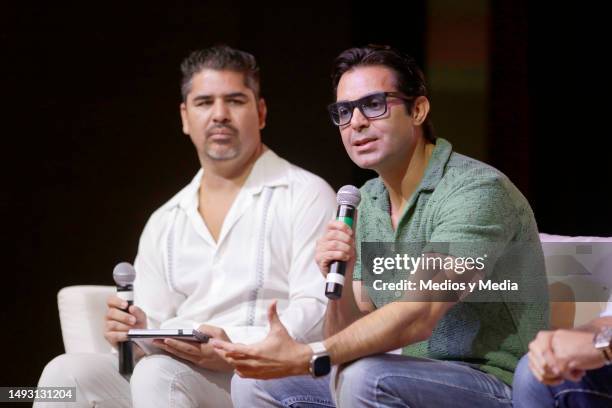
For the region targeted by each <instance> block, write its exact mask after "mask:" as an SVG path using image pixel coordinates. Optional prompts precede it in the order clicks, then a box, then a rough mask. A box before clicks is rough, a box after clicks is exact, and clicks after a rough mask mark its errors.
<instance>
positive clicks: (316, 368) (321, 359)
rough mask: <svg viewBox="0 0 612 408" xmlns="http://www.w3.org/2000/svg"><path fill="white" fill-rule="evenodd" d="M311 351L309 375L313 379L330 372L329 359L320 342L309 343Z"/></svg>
mask: <svg viewBox="0 0 612 408" xmlns="http://www.w3.org/2000/svg"><path fill="white" fill-rule="evenodd" d="M308 346H310V348H311V349H312V357H311V358H310V368H309V371H310V374H311V375H312V376H313V377H322V376H324V375H327V374H329V372H330V371H331V358H329V353H328V352H327V350H326V349H325V346H324V345H323V343H322V342H316V343H310V344H309V345H308Z"/></svg>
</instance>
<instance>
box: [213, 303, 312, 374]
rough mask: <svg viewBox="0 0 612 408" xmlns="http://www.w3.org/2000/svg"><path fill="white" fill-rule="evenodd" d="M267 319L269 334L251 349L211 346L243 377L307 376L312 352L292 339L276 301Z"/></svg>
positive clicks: (217, 342)
mask: <svg viewBox="0 0 612 408" xmlns="http://www.w3.org/2000/svg"><path fill="white" fill-rule="evenodd" d="M268 320H269V321H270V332H269V333H268V336H267V337H266V338H265V339H264V340H262V341H261V342H259V343H255V344H251V345H248V346H247V345H244V344H232V343H228V342H226V341H221V340H212V341H211V343H212V345H213V347H214V348H215V349H216V351H217V353H219V355H220V356H222V357H223V358H224V359H225V360H226V361H227V362H228V363H230V364H231V365H233V366H234V368H235V369H236V374H238V375H239V376H240V377H248V378H260V379H269V378H281V377H286V376H289V375H301V374H308V368H309V365H310V358H311V357H312V349H311V348H310V347H309V346H308V345H306V344H301V343H298V342H296V341H295V340H293V339H292V338H291V336H289V333H288V332H287V329H285V327H284V326H283V324H282V323H281V321H280V319H279V318H278V314H277V313H276V302H274V303H272V305H270V309H269V310H268Z"/></svg>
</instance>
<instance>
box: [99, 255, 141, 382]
mask: <svg viewBox="0 0 612 408" xmlns="http://www.w3.org/2000/svg"><path fill="white" fill-rule="evenodd" d="M135 277H136V273H135V271H134V267H133V266H132V265H130V264H129V263H127V262H122V263H120V264H118V265H117V266H115V269H114V270H113V278H114V280H115V283H116V284H117V295H113V296H110V297H109V298H108V299H107V302H106V304H107V306H108V311H107V313H106V317H105V318H106V325H105V330H104V337H105V338H106V340H107V341H108V342H109V343H110V344H111V345H112V346H113V347H116V348H117V350H118V352H119V372H120V373H121V374H131V371H132V369H133V355H132V347H131V344H130V343H129V342H128V338H127V332H128V330H129V329H145V328H146V325H147V323H146V322H147V317H146V315H145V313H144V312H143V311H142V310H141V309H140V308H138V307H137V306H134V305H133V286H132V285H133V282H134V278H135Z"/></svg>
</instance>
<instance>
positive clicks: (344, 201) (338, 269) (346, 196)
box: [325, 185, 361, 300]
mask: <svg viewBox="0 0 612 408" xmlns="http://www.w3.org/2000/svg"><path fill="white" fill-rule="evenodd" d="M337 201H338V211H337V212H336V219H337V220H338V221H342V222H344V223H345V224H346V225H348V226H349V227H350V228H353V221H354V219H355V209H356V208H357V206H358V205H359V202H360V201H361V194H360V192H359V189H358V188H357V187H355V186H350V185H347V186H344V187H342V188H341V189H340V190H339V191H338V195H337ZM345 274H346V262H344V261H333V262H331V263H330V264H329V272H328V273H327V278H326V280H325V296H327V297H328V298H329V299H333V300H335V299H340V297H342V287H343V286H344V276H345Z"/></svg>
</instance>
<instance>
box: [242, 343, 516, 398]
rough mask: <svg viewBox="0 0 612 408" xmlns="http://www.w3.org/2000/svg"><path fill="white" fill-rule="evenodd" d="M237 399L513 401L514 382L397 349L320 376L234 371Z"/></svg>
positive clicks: (461, 365)
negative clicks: (260, 376)
mask: <svg viewBox="0 0 612 408" xmlns="http://www.w3.org/2000/svg"><path fill="white" fill-rule="evenodd" d="M330 382H331V386H330ZM330 387H331V390H333V394H332V392H331V391H330ZM232 400H233V402H234V406H235V407H238V408H240V407H258V408H259V407H262V408H263V407H292V408H298V407H300V408H322V407H335V406H338V407H341V408H342V407H350V408H352V407H447V406H452V407H466V408H467V407H470V408H477V407H511V406H512V402H511V389H510V387H508V386H507V385H506V384H504V383H503V382H502V381H501V380H499V379H497V378H496V377H494V376H492V375H489V374H487V373H484V372H482V371H479V370H477V369H475V368H473V367H471V366H470V365H468V364H463V363H456V362H448V361H438V360H429V359H419V358H412V357H405V356H399V355H392V354H383V355H377V356H371V357H366V358H362V359H360V360H357V361H355V362H354V363H351V364H349V365H346V366H343V367H342V368H341V369H339V370H338V371H336V370H334V371H332V373H331V374H330V375H329V376H327V377H323V378H319V379H313V378H311V377H308V376H301V377H288V378H283V379H280V380H246V379H242V378H239V377H236V376H234V378H233V379H232Z"/></svg>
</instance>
